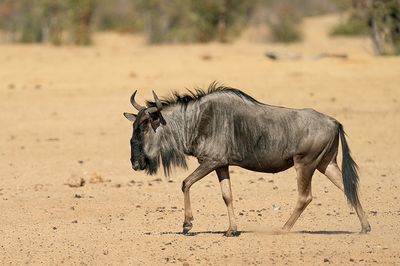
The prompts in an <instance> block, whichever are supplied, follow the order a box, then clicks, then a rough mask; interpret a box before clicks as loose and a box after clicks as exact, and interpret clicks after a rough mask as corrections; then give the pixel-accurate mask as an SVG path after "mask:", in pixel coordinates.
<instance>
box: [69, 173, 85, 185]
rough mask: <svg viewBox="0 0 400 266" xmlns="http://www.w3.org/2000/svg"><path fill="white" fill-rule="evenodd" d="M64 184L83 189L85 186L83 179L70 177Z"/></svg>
mask: <svg viewBox="0 0 400 266" xmlns="http://www.w3.org/2000/svg"><path fill="white" fill-rule="evenodd" d="M65 184H66V185H68V186H69V187H83V186H84V185H85V179H83V178H82V177H78V176H75V175H72V176H71V177H70V178H69V179H68V180H67V182H66V183H65Z"/></svg>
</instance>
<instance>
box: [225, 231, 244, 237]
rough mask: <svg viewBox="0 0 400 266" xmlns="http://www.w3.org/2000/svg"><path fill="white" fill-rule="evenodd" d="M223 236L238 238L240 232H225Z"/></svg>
mask: <svg viewBox="0 0 400 266" xmlns="http://www.w3.org/2000/svg"><path fill="white" fill-rule="evenodd" d="M224 236H226V237H234V236H240V232H239V231H237V230H228V231H226V232H225V234H224Z"/></svg>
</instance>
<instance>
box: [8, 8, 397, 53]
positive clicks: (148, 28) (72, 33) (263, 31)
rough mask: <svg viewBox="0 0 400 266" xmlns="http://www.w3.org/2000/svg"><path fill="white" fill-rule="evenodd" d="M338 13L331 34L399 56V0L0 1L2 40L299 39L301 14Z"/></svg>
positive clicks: (87, 42) (57, 42) (80, 42)
mask: <svg viewBox="0 0 400 266" xmlns="http://www.w3.org/2000/svg"><path fill="white" fill-rule="evenodd" d="M327 13H339V14H340V15H341V19H340V21H339V22H338V23H337V24H336V25H334V26H333V27H332V28H331V29H330V34H331V35H333V36H340V35H345V36H370V37H371V39H372V45H373V48H374V52H375V53H376V54H399V53H400V1H398V0H353V1H349V0H248V1H240V0H202V1H194V0H171V1H162V0H148V1H146V0H115V1H107V0H0V30H1V31H2V34H1V39H0V40H1V42H3V43H4V42H5V43H10V42H11V43H14V42H21V43H51V44H54V45H65V44H76V45H90V44H92V43H93V33H95V32H99V31H116V32H121V33H135V34H136V33H140V34H143V35H145V36H146V40H147V42H148V43H150V44H155V43H193V42H210V41H219V42H233V41H235V40H236V39H237V38H239V37H240V36H241V34H242V33H243V32H244V31H245V30H246V29H248V28H249V27H252V28H258V29H259V31H258V32H257V36H258V41H265V42H283V43H291V42H299V41H301V40H302V37H303V36H302V28H301V26H302V23H301V22H302V19H303V18H304V17H309V16H317V15H323V14H327Z"/></svg>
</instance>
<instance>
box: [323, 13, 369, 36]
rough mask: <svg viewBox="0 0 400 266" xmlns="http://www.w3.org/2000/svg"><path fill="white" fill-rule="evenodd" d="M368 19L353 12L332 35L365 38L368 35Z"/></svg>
mask: <svg viewBox="0 0 400 266" xmlns="http://www.w3.org/2000/svg"><path fill="white" fill-rule="evenodd" d="M368 33H369V28H368V19H367V17H366V16H365V15H363V14H362V13H361V12H357V11H353V12H352V13H351V14H350V16H349V17H348V18H347V19H346V20H345V21H344V22H340V23H339V24H338V25H336V26H335V27H334V28H333V29H332V31H331V35H344V36H363V35H368Z"/></svg>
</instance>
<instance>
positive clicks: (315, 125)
mask: <svg viewBox="0 0 400 266" xmlns="http://www.w3.org/2000/svg"><path fill="white" fill-rule="evenodd" d="M215 96H216V95H213V94H210V95H206V96H204V97H203V98H201V100H200V101H197V102H193V103H189V104H188V105H187V106H186V107H185V110H184V114H185V115H186V117H190V118H186V119H185V116H183V119H182V120H180V121H182V123H183V124H184V125H185V126H184V127H183V128H184V130H185V131H186V132H184V133H183V135H185V136H187V137H186V138H184V139H182V140H186V142H185V143H183V144H182V146H183V147H184V148H185V153H186V154H189V155H193V156H195V157H196V158H198V159H199V160H204V159H212V160H218V161H219V162H221V163H222V164H226V165H237V166H241V167H243V168H246V169H249V170H253V171H259V172H266V173H276V172H280V171H283V170H286V169H288V168H290V167H291V166H293V157H294V156H296V155H297V156H303V155H307V154H309V150H310V149H314V150H318V149H319V150H321V152H323V151H324V149H326V147H327V145H328V144H329V142H330V141H331V140H332V139H335V136H334V135H333V134H335V133H336V134H337V126H338V123H337V122H336V121H335V120H334V119H332V118H330V117H328V116H326V115H323V114H321V113H318V112H316V111H314V110H312V109H299V110H297V109H289V108H284V107H276V106H270V105H265V104H261V103H259V102H255V101H251V100H249V99H246V98H244V97H243V98H242V97H238V96H237V95H236V94H229V93H226V95H225V96H224V97H223V98H222V99H221V98H217V97H215ZM170 108H172V109H175V108H177V106H172V107H170ZM178 108H182V107H178ZM169 113H170V112H169V111H168V107H167V108H165V111H163V114H164V118H165V119H166V121H167V124H168V122H169V120H171V122H172V121H173V120H175V119H176V118H175V114H174V113H175V112H172V113H171V117H170V115H169ZM193 114H195V118H193ZM316 140H318V141H316ZM313 142H314V143H315V145H313ZM314 159H315V158H310V160H314Z"/></svg>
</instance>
